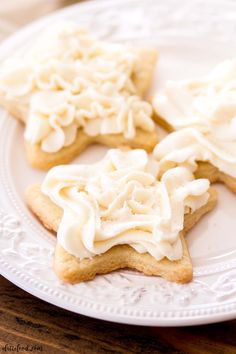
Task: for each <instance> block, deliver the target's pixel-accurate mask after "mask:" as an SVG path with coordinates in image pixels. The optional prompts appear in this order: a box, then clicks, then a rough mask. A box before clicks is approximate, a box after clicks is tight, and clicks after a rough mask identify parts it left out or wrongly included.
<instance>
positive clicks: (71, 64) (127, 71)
mask: <svg viewBox="0 0 236 354" xmlns="http://www.w3.org/2000/svg"><path fill="white" fill-rule="evenodd" d="M137 60H138V56H137V53H136V52H135V51H134V50H132V49H130V48H129V47H128V46H126V45H121V44H112V43H104V42H101V41H97V40H95V39H94V38H92V37H91V36H90V35H89V34H88V33H87V32H86V31H85V30H81V29H80V28H79V26H78V25H76V24H74V23H70V22H65V23H64V22H62V23H58V24H57V25H54V26H52V27H51V28H48V29H47V30H46V31H45V32H44V33H43V34H42V35H41V37H40V38H38V40H36V41H35V43H34V44H33V45H32V46H31V48H29V50H27V52H26V53H25V54H24V55H23V56H21V57H16V58H12V59H9V60H7V61H5V62H4V63H3V64H2V66H1V70H0V90H1V91H2V92H4V93H5V94H6V97H7V98H8V99H14V100H17V101H19V102H20V101H22V102H24V104H28V107H29V109H28V117H27V118H28V119H27V126H26V133H25V138H26V140H27V141H29V142H31V143H33V144H35V143H39V144H41V148H42V150H44V151H46V152H55V151H58V150H60V149H61V148H62V147H63V146H67V145H70V144H71V143H72V142H73V141H74V140H75V137H76V132H77V129H78V128H83V129H84V131H85V132H86V134H87V135H90V136H95V135H99V134H124V136H125V137H126V138H127V139H132V138H134V136H135V132H136V128H138V127H139V128H142V129H143V130H146V131H152V130H153V129H154V124H153V122H152V119H151V115H152V107H151V105H150V104H149V103H147V102H145V101H143V100H142V99H141V98H140V97H138V96H137V89H136V87H135V85H134V83H133V80H132V74H133V73H134V70H135V65H136V62H137Z"/></svg>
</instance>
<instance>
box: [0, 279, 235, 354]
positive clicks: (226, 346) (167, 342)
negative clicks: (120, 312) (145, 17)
mask: <svg viewBox="0 0 236 354" xmlns="http://www.w3.org/2000/svg"><path fill="white" fill-rule="evenodd" d="M17 345H18V349H19V350H18V352H19V353H27V352H29V351H30V350H31V351H30V352H31V353H43V354H48V353H49V354H51V353H52V354H54V353H56V354H60V353H72V354H73V353H86V354H87V353H88V354H89V353H125V354H126V353H145V354H146V353H190V354H191V353H193V354H202V353H214V354H223V353H225V354H235V353H236V320H234V321H229V322H223V323H219V324H212V325H207V326H195V327H182V328H161V327H159V328H158V327H155V328H154V327H138V326H130V325H123V324H116V323H110V322H106V321H101V320H95V319H92V318H89V317H85V316H80V315H77V314H74V313H71V312H69V311H66V310H62V309H60V308H57V307H56V306H53V305H50V304H48V303H46V302H44V301H41V300H39V299H37V298H35V297H34V296H32V295H30V294H28V293H27V292H25V291H23V290H21V289H19V288H17V287H16V286H15V285H13V284H11V283H10V282H9V281H8V280H6V279H5V278H3V277H0V353H14V352H16V349H17ZM11 346H12V347H11ZM20 347H21V348H20ZM5 349H6V350H5ZM13 349H15V351H14V350H13ZM32 349H33V350H32Z"/></svg>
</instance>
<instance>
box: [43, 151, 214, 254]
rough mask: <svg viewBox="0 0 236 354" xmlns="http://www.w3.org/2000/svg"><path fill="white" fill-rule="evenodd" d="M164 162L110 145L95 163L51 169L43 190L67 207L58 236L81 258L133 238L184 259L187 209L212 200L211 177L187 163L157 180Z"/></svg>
mask: <svg viewBox="0 0 236 354" xmlns="http://www.w3.org/2000/svg"><path fill="white" fill-rule="evenodd" d="M158 169H159V164H158V163H157V162H156V161H155V160H154V159H153V157H151V156H148V155H147V153H146V152H145V151H144V150H139V149H137V150H130V151H122V150H119V149H112V150H109V151H108V153H107V154H106V156H105V157H104V158H103V159H102V160H101V161H99V162H97V163H95V164H91V165H68V166H57V167H54V168H53V169H51V170H50V171H49V172H48V174H47V176H46V178H45V180H44V182H43V184H42V188H41V189H42V192H43V193H44V194H46V195H47V196H48V197H49V198H50V199H51V200H52V201H53V202H54V203H55V204H56V205H58V206H59V207H61V208H62V209H63V217H62V220H61V223H60V226H59V229H58V235H57V237H58V242H59V243H60V244H61V245H62V247H63V248H64V249H65V250H66V251H67V252H68V253H70V254H72V255H74V256H76V257H79V258H80V259H83V258H88V257H93V256H94V255H98V254H102V253H104V252H106V251H107V250H109V249H110V248H111V247H113V246H116V245H122V244H128V245H130V246H131V247H133V248H134V249H135V250H136V251H137V252H139V253H145V252H148V253H149V254H150V255H152V256H153V257H155V258H156V259H157V260H160V259H162V258H163V257H167V258H169V259H170V260H176V259H180V258H181V256H182V245H181V241H180V238H179V232H180V231H181V230H182V229H183V227H184V214H185V213H186V212H189V210H190V211H191V212H194V211H195V210H197V209H198V208H200V207H201V206H202V205H204V204H206V203H207V200H208V197H209V195H208V192H207V191H208V188H209V181H208V180H206V179H199V180H194V177H193V175H192V173H191V172H190V171H189V170H188V169H186V168H183V167H177V168H174V169H170V170H168V171H167V172H165V173H164V174H163V176H162V178H161V180H157V178H156V176H157V174H158Z"/></svg>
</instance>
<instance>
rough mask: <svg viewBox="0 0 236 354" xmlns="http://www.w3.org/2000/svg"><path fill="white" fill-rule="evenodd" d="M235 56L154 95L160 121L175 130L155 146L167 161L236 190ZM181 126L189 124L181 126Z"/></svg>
mask: <svg viewBox="0 0 236 354" xmlns="http://www.w3.org/2000/svg"><path fill="white" fill-rule="evenodd" d="M235 99H236V60H228V61H225V62H223V63H221V64H219V65H218V66H216V68H215V69H214V70H213V71H212V72H211V73H210V74H209V75H207V76H205V77H203V78H200V79H193V80H183V81H179V82H172V81H169V82H167V84H166V87H165V88H164V89H163V91H162V92H160V93H158V94H157V95H156V97H155V98H154V101H153V104H154V109H155V111H156V113H157V116H156V121H157V122H158V123H159V124H161V125H163V126H164V127H165V128H166V129H167V130H168V131H173V130H181V131H180V132H179V133H176V134H171V136H170V137H167V138H166V139H165V142H163V143H161V145H160V146H159V147H158V146H157V149H156V154H157V155H159V156H160V158H162V159H163V163H165V164H166V163H167V161H169V163H172V165H173V164H174V165H175V164H178V165H179V162H180V161H181V164H182V165H188V166H191V169H192V171H194V172H195V174H196V176H197V177H204V178H205V177H206V178H209V179H210V180H211V181H212V182H214V181H220V182H225V183H226V184H227V186H228V187H229V188H230V189H231V190H233V191H234V192H235V191H236V104H235ZM182 129H184V130H183V131H182Z"/></svg>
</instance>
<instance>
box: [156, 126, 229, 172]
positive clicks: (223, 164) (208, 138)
mask: <svg viewBox="0 0 236 354" xmlns="http://www.w3.org/2000/svg"><path fill="white" fill-rule="evenodd" d="M153 155H154V156H155V158H156V159H157V161H158V162H159V164H160V169H161V171H162V172H163V171H166V170H167V169H168V168H170V167H175V166H183V167H186V168H188V169H190V170H191V171H192V172H195V171H196V169H197V163H198V162H199V161H205V162H210V163H211V164H212V165H213V166H215V167H217V168H218V169H219V170H220V171H222V172H224V173H226V174H228V175H230V176H232V177H234V178H236V153H235V143H234V142H224V141H222V142H220V141H219V140H217V139H216V138H215V137H214V136H213V135H212V134H203V133H201V132H199V131H198V130H196V129H194V128H185V129H181V130H179V131H176V132H173V133H171V134H168V135H167V136H166V137H165V138H164V139H163V140H161V141H160V143H159V144H157V145H156V147H155V149H154V151H153Z"/></svg>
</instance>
